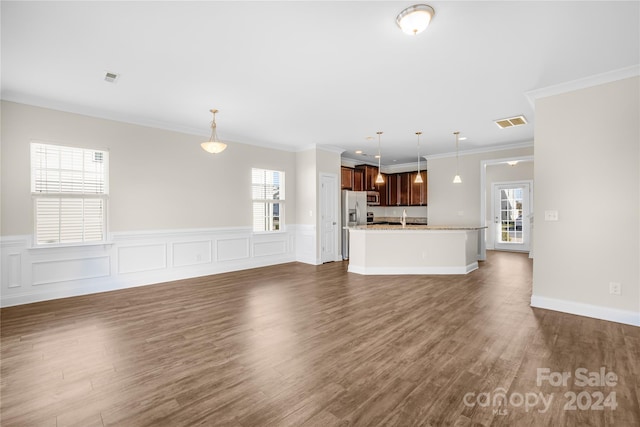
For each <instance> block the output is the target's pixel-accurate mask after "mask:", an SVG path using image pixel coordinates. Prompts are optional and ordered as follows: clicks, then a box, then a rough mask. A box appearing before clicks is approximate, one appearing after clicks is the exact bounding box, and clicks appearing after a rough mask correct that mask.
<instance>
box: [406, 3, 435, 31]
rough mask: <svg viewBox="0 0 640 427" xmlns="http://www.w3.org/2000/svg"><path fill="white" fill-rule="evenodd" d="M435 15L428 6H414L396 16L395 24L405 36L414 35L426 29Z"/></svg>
mask: <svg viewBox="0 0 640 427" xmlns="http://www.w3.org/2000/svg"><path fill="white" fill-rule="evenodd" d="M435 13H436V11H435V10H434V9H433V8H432V7H431V6H429V5H426V4H414V5H413V6H409V7H408V8H406V9H405V10H403V11H402V12H400V13H399V14H398V16H397V17H396V24H398V27H400V29H401V30H402V31H403V32H404V33H405V34H409V35H416V34H418V33H421V32H423V31H424V30H426V29H427V27H428V26H429V22H431V20H432V19H433V15H435Z"/></svg>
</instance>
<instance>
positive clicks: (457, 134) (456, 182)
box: [453, 131, 462, 184]
mask: <svg viewBox="0 0 640 427" xmlns="http://www.w3.org/2000/svg"><path fill="white" fill-rule="evenodd" d="M453 134H454V135H455V136H456V176H454V177H453V183H454V184H462V178H460V173H459V172H458V171H459V168H458V166H459V163H460V162H459V161H458V145H459V142H458V136H459V135H460V132H458V131H455V132H454V133H453Z"/></svg>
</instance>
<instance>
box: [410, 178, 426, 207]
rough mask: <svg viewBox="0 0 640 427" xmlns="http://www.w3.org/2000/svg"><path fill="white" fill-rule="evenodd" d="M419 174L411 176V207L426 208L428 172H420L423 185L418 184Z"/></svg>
mask: <svg viewBox="0 0 640 427" xmlns="http://www.w3.org/2000/svg"><path fill="white" fill-rule="evenodd" d="M416 175H417V172H412V173H410V174H409V182H410V190H409V205H410V206H426V205H427V171H420V176H422V184H416V183H415V179H416Z"/></svg>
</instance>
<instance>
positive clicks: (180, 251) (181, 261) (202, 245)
mask: <svg viewBox="0 0 640 427" xmlns="http://www.w3.org/2000/svg"><path fill="white" fill-rule="evenodd" d="M172 253H173V260H172V261H173V262H172V264H173V266H174V267H184V266H188V265H198V264H209V263H211V259H212V257H211V240H201V241H192V242H174V243H173V245H172Z"/></svg>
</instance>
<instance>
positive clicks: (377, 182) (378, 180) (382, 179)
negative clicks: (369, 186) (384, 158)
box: [376, 131, 384, 184]
mask: <svg viewBox="0 0 640 427" xmlns="http://www.w3.org/2000/svg"><path fill="white" fill-rule="evenodd" d="M376 133H377V134H378V176H377V177H376V184H384V178H383V177H382V173H381V172H380V159H381V156H380V135H382V132H381V131H378V132H376Z"/></svg>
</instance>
